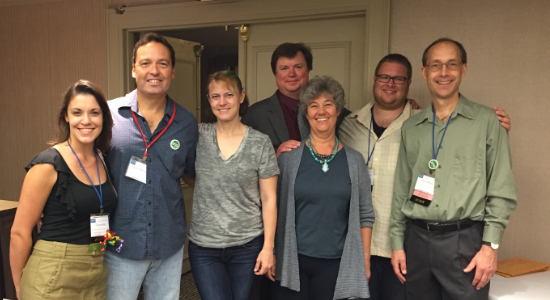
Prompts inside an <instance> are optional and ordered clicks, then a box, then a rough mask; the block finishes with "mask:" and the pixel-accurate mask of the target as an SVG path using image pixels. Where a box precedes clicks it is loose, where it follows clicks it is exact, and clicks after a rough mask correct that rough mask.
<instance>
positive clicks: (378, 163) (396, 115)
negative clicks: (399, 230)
mask: <svg viewBox="0 0 550 300" xmlns="http://www.w3.org/2000/svg"><path fill="white" fill-rule="evenodd" d="M411 77H412V67H411V63H410V62H409V60H408V59H407V58H406V57H405V56H403V55H401V54H389V55H387V56H385V57H384V58H382V60H380V62H379V63H378V65H377V67H376V69H375V76H374V82H373V94H374V101H371V102H370V103H368V104H367V105H366V106H364V107H363V108H361V109H360V110H358V111H356V112H353V113H351V114H350V115H349V116H348V117H347V118H346V119H345V120H344V121H343V122H342V125H341V126H340V129H339V130H340V140H341V141H342V142H343V143H344V144H346V145H348V146H350V147H352V148H354V149H356V150H357V151H359V152H361V153H362V154H363V156H364V158H365V161H366V162H367V168H368V169H369V172H370V175H371V180H372V185H371V189H372V201H373V206H374V210H375V215H376V222H375V223H374V227H373V233H372V242H371V261H370V263H371V266H370V267H371V279H370V282H369V290H370V293H371V297H370V299H371V300H404V299H406V295H405V286H404V285H403V284H402V283H401V282H400V281H399V279H398V277H397V276H396V275H395V273H394V271H393V267H392V265H391V259H390V258H391V247H390V238H389V223H390V214H391V202H392V194H393V185H394V174H395V166H396V164H397V157H398V153H399V146H400V143H401V126H402V125H403V122H405V120H407V119H408V118H409V117H411V116H412V115H414V114H415V113H418V112H419V111H420V110H417V109H420V107H418V105H416V103H415V102H414V101H412V100H411V99H407V95H408V91H409V86H410V84H411ZM495 110H496V112H497V114H498V115H499V118H501V120H502V126H503V127H505V128H507V129H509V128H510V120H509V118H508V115H507V114H506V112H504V110H502V109H500V108H496V109H495Z"/></svg>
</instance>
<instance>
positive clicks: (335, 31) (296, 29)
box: [239, 15, 367, 110]
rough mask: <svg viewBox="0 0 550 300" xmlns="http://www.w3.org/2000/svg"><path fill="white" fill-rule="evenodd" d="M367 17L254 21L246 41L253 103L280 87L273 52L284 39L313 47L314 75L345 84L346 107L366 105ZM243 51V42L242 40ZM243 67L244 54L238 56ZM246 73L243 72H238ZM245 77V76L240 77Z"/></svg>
mask: <svg viewBox="0 0 550 300" xmlns="http://www.w3.org/2000/svg"><path fill="white" fill-rule="evenodd" d="M365 28H366V25H365V16H364V15H356V16H346V17H341V18H333V19H326V18H323V19H313V20H304V21H293V22H278V23H265V24H253V25H250V26H249V32H250V34H249V39H248V42H247V43H246V44H247V45H246V51H245V52H246V56H247V60H246V73H247V74H246V77H247V78H246V90H247V91H248V95H249V98H250V101H251V102H252V103H254V102H257V101H261V100H263V99H265V98H267V97H270V96H271V95H273V93H274V92H275V91H276V90H277V86H276V85H275V77H274V75H273V72H272V70H271V54H272V53H273V50H275V48H276V47H277V46H278V45H279V44H282V43H284V42H292V43H297V42H303V43H305V44H306V45H308V46H309V47H311V50H312V54H313V70H312V71H311V72H310V79H311V78H313V77H314V76H315V75H329V76H332V77H333V78H334V79H336V80H337V81H338V82H340V84H342V86H343V88H344V91H345V94H346V102H347V103H346V107H347V108H348V109H351V110H355V109H358V108H361V107H362V106H364V105H365V104H366V98H367V97H365V95H363V91H364V90H363V87H364V84H365V79H364V70H365V64H364V59H365V58H364V56H365V36H366V34H365ZM239 46H240V48H239V52H243V50H244V47H245V46H244V43H242V42H241V43H239ZM239 57H240V58H241V61H239V67H240V68H239V69H240V70H242V66H243V63H244V61H243V57H244V56H243V55H241V56H239ZM239 75H240V76H243V72H242V71H241V73H240V74H239ZM241 79H244V78H241Z"/></svg>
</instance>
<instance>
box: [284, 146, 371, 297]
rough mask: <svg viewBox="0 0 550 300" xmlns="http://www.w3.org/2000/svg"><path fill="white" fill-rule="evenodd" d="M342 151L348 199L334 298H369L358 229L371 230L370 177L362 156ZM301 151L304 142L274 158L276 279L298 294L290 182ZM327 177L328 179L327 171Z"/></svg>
mask: <svg viewBox="0 0 550 300" xmlns="http://www.w3.org/2000/svg"><path fill="white" fill-rule="evenodd" d="M344 149H346V155H347V159H348V167H349V175H350V179H351V200H350V208H349V209H350V211H349V223H348V232H347V235H346V242H345V244H344V252H343V253H342V258H341V261H340V269H339V271H338V279H337V280H336V290H335V292H334V299H347V298H355V297H357V298H369V297H370V293H369V287H368V282H367V275H366V271H365V258H364V253H363V241H362V239H361V227H372V225H373V223H374V209H373V207H372V199H371V193H370V188H369V187H370V178H369V175H368V172H367V167H366V164H365V159H364V158H363V156H362V155H361V154H360V153H359V152H357V151H355V150H353V149H352V148H350V147H347V146H345V145H344ZM303 151H304V142H302V144H301V145H300V147H298V148H296V149H294V150H292V151H290V152H286V153H283V154H281V156H280V157H279V159H278V161H279V169H280V170H281V174H280V175H279V180H278V183H277V206H278V217H277V232H276V234H275V254H276V258H277V260H276V262H277V268H276V279H277V280H280V281H281V286H284V287H287V288H289V289H291V290H295V291H300V275H299V270H298V247H297V243H296V227H295V226H296V225H295V221H296V220H295V218H296V212H295V202H294V182H295V181H296V175H297V173H298V167H299V166H300V161H301V158H302V152H303ZM327 176H330V171H329V173H327ZM320 222H322V221H321V220H320ZM368 250H369V251H370V249H368Z"/></svg>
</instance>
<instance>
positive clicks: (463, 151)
mask: <svg viewBox="0 0 550 300" xmlns="http://www.w3.org/2000/svg"><path fill="white" fill-rule="evenodd" d="M432 122H433V111H432V106H431V105H430V106H429V107H428V108H427V109H425V110H423V111H422V112H420V113H418V114H416V115H414V116H412V117H410V118H409V119H408V120H407V121H405V123H404V124H403V127H402V131H401V137H402V141H401V146H400V150H399V159H398V162H397V167H396V171H395V183H394V191H393V199H392V212H391V222H390V243H391V248H392V250H402V249H403V242H404V234H405V226H406V222H407V220H408V219H422V220H432V221H452V220H462V219H472V220H477V221H482V220H483V221H485V229H484V232H483V241H486V242H492V243H500V240H501V239H502V235H503V233H504V229H505V228H506V226H507V225H508V219H509V217H510V214H511V213H512V212H513V211H514V210H515V208H516V205H517V190H516V184H515V182H514V176H513V174H512V161H511V155H510V146H509V141H508V133H507V132H506V130H505V129H504V128H502V126H500V122H499V120H498V117H497V116H496V114H495V113H494V111H493V109H491V108H488V107H486V106H483V105H480V104H477V103H474V102H471V101H469V100H468V99H466V97H464V96H462V95H460V99H459V101H458V103H457V105H456V107H455V110H454V112H453V113H452V115H451V122H450V124H449V126H448V128H447V133H446V134H445V137H444V140H443V142H442V144H441V148H440V150H439V154H438V156H437V161H438V162H439V166H438V168H437V169H436V170H433V171H432V170H430V169H429V167H428V162H429V161H430V160H431V159H432V124H433V123H432ZM445 123H446V122H445ZM445 123H442V122H441V121H439V119H437V118H436V120H435V134H434V137H433V138H434V141H435V147H436V151H437V146H438V144H439V141H440V140H441V137H442V135H443V132H444V130H445ZM419 174H424V175H427V176H431V177H434V178H435V187H434V197H433V201H432V203H431V204H430V205H429V206H427V207H426V206H422V205H420V204H416V203H414V202H412V201H409V199H410V198H411V196H412V194H413V191H414V187H415V184H416V180H417V178H418V175H419Z"/></svg>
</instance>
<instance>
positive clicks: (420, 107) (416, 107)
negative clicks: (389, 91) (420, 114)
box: [407, 98, 422, 110]
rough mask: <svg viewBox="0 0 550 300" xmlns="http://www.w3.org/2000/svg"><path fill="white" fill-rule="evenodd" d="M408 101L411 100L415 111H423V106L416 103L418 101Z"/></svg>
mask: <svg viewBox="0 0 550 300" xmlns="http://www.w3.org/2000/svg"><path fill="white" fill-rule="evenodd" d="M407 100H409V102H410V103H411V108H412V109H414V110H420V109H422V106H420V105H418V103H416V101H414V99H411V98H407Z"/></svg>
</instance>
